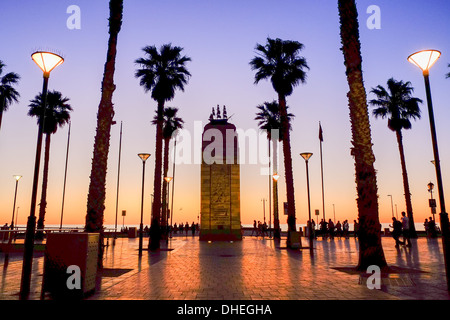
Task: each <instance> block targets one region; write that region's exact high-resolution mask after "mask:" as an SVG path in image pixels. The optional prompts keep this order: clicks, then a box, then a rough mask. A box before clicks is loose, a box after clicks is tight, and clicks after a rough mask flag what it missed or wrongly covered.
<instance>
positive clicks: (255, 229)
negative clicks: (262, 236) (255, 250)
mask: <svg viewBox="0 0 450 320" xmlns="http://www.w3.org/2000/svg"><path fill="white" fill-rule="evenodd" d="M255 233H256V235H257V236H258V226H257V225H256V220H253V230H252V234H251V235H250V236H253V234H255Z"/></svg>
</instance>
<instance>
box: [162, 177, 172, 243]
mask: <svg viewBox="0 0 450 320" xmlns="http://www.w3.org/2000/svg"><path fill="white" fill-rule="evenodd" d="M172 179H173V177H164V180H166V182H167V201H166V205H167V209H166V212H169V214H170V216H172V212H170V211H169V200H170V193H169V192H170V187H169V186H170V181H172ZM172 197H173V195H172ZM166 233H167V238H166V241H169V215H168V214H166Z"/></svg>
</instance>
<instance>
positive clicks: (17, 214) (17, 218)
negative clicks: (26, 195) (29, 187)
mask: <svg viewBox="0 0 450 320" xmlns="http://www.w3.org/2000/svg"><path fill="white" fill-rule="evenodd" d="M19 209H20V207H17V213H16V223H15V224H14V225H15V226H16V227H17V220H19Z"/></svg>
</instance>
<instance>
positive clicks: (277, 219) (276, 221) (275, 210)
mask: <svg viewBox="0 0 450 320" xmlns="http://www.w3.org/2000/svg"><path fill="white" fill-rule="evenodd" d="M272 141H273V175H275V174H278V138H276V139H272ZM272 193H273V229H274V232H273V237H274V238H276V239H280V238H281V234H280V217H279V215H278V181H277V180H273V186H272Z"/></svg>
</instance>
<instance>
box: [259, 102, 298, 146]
mask: <svg viewBox="0 0 450 320" xmlns="http://www.w3.org/2000/svg"><path fill="white" fill-rule="evenodd" d="M256 108H258V110H259V112H258V113H257V114H256V117H255V120H258V125H259V128H260V129H261V130H264V131H266V132H267V138H268V139H269V140H271V139H272V132H271V130H278V134H279V136H278V140H279V141H281V140H282V139H283V130H282V128H283V126H282V124H281V118H280V105H279V104H278V102H277V101H276V100H273V101H272V102H267V101H266V102H264V103H263V104H260V105H258V106H256ZM287 108H289V107H288V106H286V109H287ZM287 117H288V120H289V129H290V130H292V127H291V125H290V122H291V119H292V118H293V117H295V115H294V114H292V113H288V114H287Z"/></svg>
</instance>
